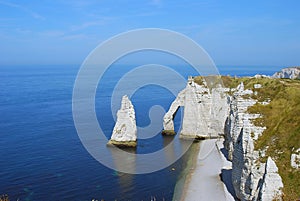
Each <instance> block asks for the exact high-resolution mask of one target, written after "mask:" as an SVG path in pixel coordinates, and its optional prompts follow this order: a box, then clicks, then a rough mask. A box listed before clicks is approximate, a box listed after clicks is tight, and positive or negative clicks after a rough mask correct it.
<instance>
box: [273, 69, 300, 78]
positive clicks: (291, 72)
mask: <svg viewBox="0 0 300 201" xmlns="http://www.w3.org/2000/svg"><path fill="white" fill-rule="evenodd" d="M272 77H273V78H289V79H300V67H290V68H283V69H282V70H281V71H280V72H276V73H275V74H274V75H273V76H272Z"/></svg>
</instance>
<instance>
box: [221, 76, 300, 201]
mask: <svg viewBox="0 0 300 201" xmlns="http://www.w3.org/2000/svg"><path fill="white" fill-rule="evenodd" d="M222 81H223V83H224V86H226V87H229V88H234V87H236V86H237V85H238V84H239V83H240V82H243V83H244V86H245V89H252V90H253V91H254V93H253V95H251V97H247V98H253V99H256V100H258V103H256V104H255V105H254V106H252V107H250V108H249V109H248V112H250V113H255V114H258V113H259V114H261V115H262V116H261V118H258V119H256V120H255V121H254V122H253V123H254V124H255V125H257V126H266V128H267V129H266V130H265V131H264V133H263V134H262V135H261V136H260V137H259V138H258V140H257V141H256V142H255V149H256V150H264V149H266V148H267V150H266V155H267V156H271V157H272V158H273V159H274V160H275V161H276V164H277V166H278V169H279V174H280V175H281V177H282V180H283V183H284V189H283V192H284V200H297V199H299V197H300V191H299V189H300V170H299V169H295V168H292V167H291V165H290V158H291V154H292V153H293V151H295V150H297V149H298V148H300V80H289V79H269V78H249V77H248V78H231V77H228V76H223V77H222ZM254 84H261V85H262V88H258V89H255V88H254ZM245 98H246V97H245ZM269 101H270V103H269V104H265V105H264V104H261V102H269ZM265 160H266V158H262V161H265Z"/></svg>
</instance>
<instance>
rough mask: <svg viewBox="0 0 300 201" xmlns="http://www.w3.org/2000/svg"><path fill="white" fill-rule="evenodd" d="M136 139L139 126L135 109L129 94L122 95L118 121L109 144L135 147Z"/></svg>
mask: <svg viewBox="0 0 300 201" xmlns="http://www.w3.org/2000/svg"><path fill="white" fill-rule="evenodd" d="M136 141H137V127H136V120H135V111H134V107H133V105H132V103H131V101H130V100H129V98H128V96H126V95H125V96H123V97H122V102H121V108H120V109H119V110H118V113H117V122H116V124H115V126H114V129H113V133H112V136H111V139H110V140H109V142H108V144H113V145H117V146H125V147H126V146H127V147H135V146H136Z"/></svg>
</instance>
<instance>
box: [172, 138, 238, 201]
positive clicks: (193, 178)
mask: <svg viewBox="0 0 300 201" xmlns="http://www.w3.org/2000/svg"><path fill="white" fill-rule="evenodd" d="M224 150H225V149H224V148H223V139H209V140H204V141H201V142H200V143H199V147H198V149H195V150H194V152H193V154H194V155H193V156H191V158H190V161H189V162H188V164H187V168H186V170H185V173H183V174H185V175H184V176H182V178H181V179H180V180H178V182H177V184H176V187H175V192H174V196H173V201H179V200H180V201H192V200H228V201H231V200H233V201H234V200H235V199H234V190H233V187H232V184H231V162H229V161H227V159H226V158H225V156H224V154H225V152H224ZM223 153H224V154H223Z"/></svg>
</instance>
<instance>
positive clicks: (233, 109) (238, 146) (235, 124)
mask: <svg viewBox="0 0 300 201" xmlns="http://www.w3.org/2000/svg"><path fill="white" fill-rule="evenodd" d="M251 93H252V91H251V90H245V89H244V85H243V83H241V84H240V85H239V86H238V88H237V91H236V92H235V93H234V94H233V96H232V97H231V101H230V110H229V113H228V117H227V120H226V124H225V129H224V131H225V141H224V145H225V148H226V149H227V151H228V159H229V160H232V183H233V187H234V190H235V192H236V196H237V197H238V198H239V199H240V200H245V201H246V200H263V201H268V200H273V199H275V198H276V199H277V200H281V197H282V190H281V189H282V187H283V183H282V181H281V177H280V175H279V174H278V171H277V167H276V164H275V162H274V161H273V160H272V159H271V158H268V160H267V163H261V162H260V160H259V152H258V151H256V150H254V142H253V141H254V140H256V139H257V138H258V137H259V135H261V134H262V132H263V131H264V129H265V128H264V127H257V126H254V125H253V124H252V123H251V119H255V118H257V117H259V116H260V115H259V114H249V113H247V108H248V107H249V106H252V105H254V104H255V103H256V100H253V99H251V98H249V99H244V98H243V95H246V94H251ZM273 178H274V179H273Z"/></svg>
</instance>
